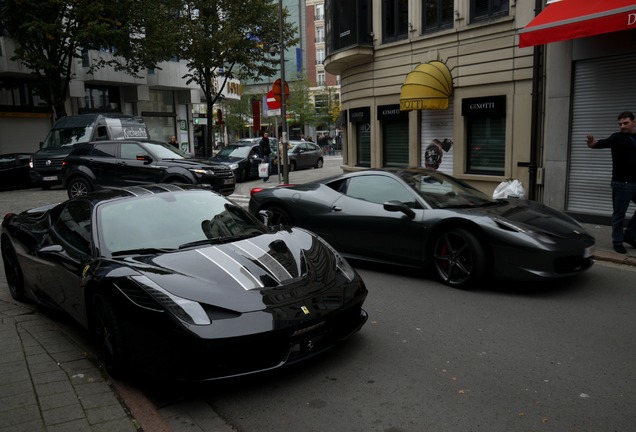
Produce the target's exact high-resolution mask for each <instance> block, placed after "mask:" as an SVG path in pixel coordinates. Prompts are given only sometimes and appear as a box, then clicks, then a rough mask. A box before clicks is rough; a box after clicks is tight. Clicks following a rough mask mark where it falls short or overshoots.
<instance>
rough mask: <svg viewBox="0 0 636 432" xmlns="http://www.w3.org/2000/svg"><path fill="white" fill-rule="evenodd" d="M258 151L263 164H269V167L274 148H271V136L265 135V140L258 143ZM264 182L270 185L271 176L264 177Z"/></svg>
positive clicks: (265, 133)
mask: <svg viewBox="0 0 636 432" xmlns="http://www.w3.org/2000/svg"><path fill="white" fill-rule="evenodd" d="M258 150H259V151H260V153H261V163H267V165H269V157H270V155H271V154H272V148H271V147H270V143H269V134H268V133H267V132H264V133H263V138H261V140H260V142H259V143H258ZM268 174H269V169H268ZM263 182H264V183H269V175H268V176H267V177H263Z"/></svg>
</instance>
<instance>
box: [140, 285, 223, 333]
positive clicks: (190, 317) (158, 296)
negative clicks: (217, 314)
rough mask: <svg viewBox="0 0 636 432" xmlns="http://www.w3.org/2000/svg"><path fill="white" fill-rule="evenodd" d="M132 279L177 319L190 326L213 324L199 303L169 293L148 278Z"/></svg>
mask: <svg viewBox="0 0 636 432" xmlns="http://www.w3.org/2000/svg"><path fill="white" fill-rule="evenodd" d="M130 278H131V279H132V280H134V281H135V282H136V283H137V284H138V285H139V286H140V287H141V288H143V289H144V290H145V291H146V292H147V293H148V294H150V295H151V296H152V297H153V298H154V299H155V300H157V301H158V302H159V303H160V304H161V305H162V306H163V307H165V308H166V310H168V311H170V312H171V313H172V314H173V315H175V316H176V317H177V318H179V319H181V320H183V321H185V322H187V323H189V324H196V325H208V324H210V323H211V321H210V318H209V317H208V315H207V314H206V313H205V310H203V307H201V305H200V304H199V303H197V302H194V301H192V300H187V299H184V298H181V297H177V296H176V295H174V294H171V293H169V292H168V291H166V290H165V289H163V288H161V287H160V286H159V285H157V284H156V283H155V282H154V281H152V280H151V279H149V278H148V277H146V276H131V277H130Z"/></svg>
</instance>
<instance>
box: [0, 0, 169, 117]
mask: <svg viewBox="0 0 636 432" xmlns="http://www.w3.org/2000/svg"><path fill="white" fill-rule="evenodd" d="M173 11H174V8H173V7H170V5H169V3H168V1H167V0H146V1H144V2H139V1H135V0H91V1H77V0H4V2H3V4H2V10H1V11H0V23H1V25H2V27H3V28H4V29H5V30H6V31H7V33H8V35H9V36H10V37H11V39H13V41H14V42H15V44H16V47H15V52H14V55H13V56H12V57H11V60H14V61H18V62H21V63H22V64H23V65H24V66H26V67H27V68H29V69H30V70H31V71H32V72H33V74H34V76H35V78H36V83H37V89H38V90H37V91H38V93H39V95H40V97H41V98H42V99H44V100H45V101H46V102H47V103H48V104H49V106H50V107H51V109H52V110H53V112H54V116H55V118H56V119H57V118H60V117H64V116H65V115H66V95H67V93H68V87H69V83H70V81H71V79H72V78H73V68H72V65H73V61H74V60H76V59H81V58H82V50H90V49H95V50H102V51H101V52H102V53H103V55H100V56H99V58H97V59H95V60H96V61H95V62H93V64H92V65H91V71H94V70H95V69H97V68H100V67H104V66H107V65H110V66H113V67H115V68H116V69H118V70H123V71H125V72H127V73H129V74H131V75H133V76H136V75H137V74H138V72H139V71H140V70H141V69H142V68H152V67H156V64H157V63H158V62H159V61H162V60H166V59H168V58H170V56H171V55H173V53H174V43H173V40H174V39H173V38H171V33H170V32H169V33H166V32H164V31H158V30H159V29H160V28H162V27H164V26H165V23H166V22H168V23H170V22H171V18H170V17H171V16H172V15H171V13H172V12H173ZM172 33H173V32H172ZM171 52H172V53H171Z"/></svg>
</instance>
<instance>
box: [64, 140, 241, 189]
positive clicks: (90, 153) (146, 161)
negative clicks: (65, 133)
mask: <svg viewBox="0 0 636 432" xmlns="http://www.w3.org/2000/svg"><path fill="white" fill-rule="evenodd" d="M62 180H63V182H64V187H65V188H66V190H67V193H68V196H69V198H72V197H74V196H76V195H82V194H85V193H88V192H91V191H93V190H96V189H99V188H103V187H117V186H130V185H143V184H152V183H189V184H197V185H201V186H205V187H209V188H211V189H213V190H215V191H217V192H219V193H221V194H223V195H231V194H232V193H234V188H235V186H236V180H235V178H234V174H233V173H232V170H231V169H230V168H228V167H227V166H226V165H222V164H214V163H209V162H207V161H202V160H198V159H192V158H190V157H188V155H187V154H186V153H184V152H182V151H181V150H179V149H176V148H174V147H173V146H171V145H169V144H168V143H165V142H161V141H151V140H142V141H134V140H122V141H93V142H90V143H84V144H80V145H78V146H76V147H75V148H74V149H73V151H71V153H69V155H68V156H67V157H66V159H64V162H63V164H62Z"/></svg>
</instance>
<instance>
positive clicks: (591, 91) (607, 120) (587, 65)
mask: <svg viewBox="0 0 636 432" xmlns="http://www.w3.org/2000/svg"><path fill="white" fill-rule="evenodd" d="M635 73H636V55H634V54H630V55H625V56H619V57H610V58H602V59H594V60H582V61H578V62H576V63H575V64H574V83H575V85H574V90H573V96H572V130H571V135H570V143H569V144H570V145H569V147H570V161H569V174H568V198H567V206H566V209H567V211H569V212H575V213H584V214H592V215H600V216H611V214H612V192H611V188H610V181H611V177H612V155H611V153H610V150H609V149H602V150H600V149H590V148H589V147H588V146H587V144H586V141H585V140H586V135H587V134H588V133H591V134H593V135H594V137H595V138H596V139H602V138H607V137H608V136H609V135H611V134H612V133H614V132H618V130H619V129H618V124H617V120H616V116H617V115H618V114H619V113H620V112H621V111H625V110H629V111H632V112H635V113H636V87H635V86H634V76H635ZM633 211H634V206H633V205H632V206H631V207H630V209H629V210H628V213H627V215H628V217H629V216H630V215H631V214H632V212H633Z"/></svg>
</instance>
